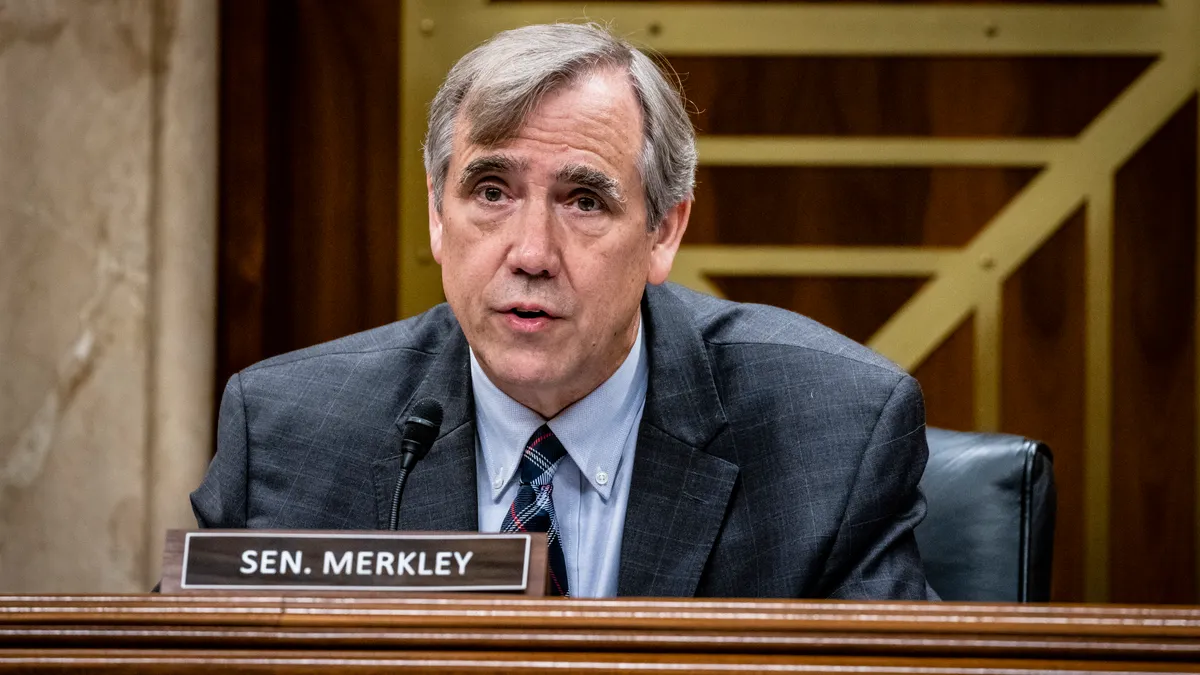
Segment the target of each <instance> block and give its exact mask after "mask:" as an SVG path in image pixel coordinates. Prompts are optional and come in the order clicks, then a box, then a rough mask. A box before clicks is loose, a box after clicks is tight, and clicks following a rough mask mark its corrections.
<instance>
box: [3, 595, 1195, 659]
mask: <svg viewBox="0 0 1200 675" xmlns="http://www.w3.org/2000/svg"><path fill="white" fill-rule="evenodd" d="M214 666H219V669H220V670H221V672H245V673H251V672H253V673H264V672H279V673H315V672H330V671H332V670H339V669H344V670H346V671H347V672H355V673H384V672H395V671H399V670H420V671H426V672H428V671H435V672H460V673H461V672H470V673H485V672H511V671H513V670H516V669H518V668H519V669H521V670H525V671H534V672H537V671H555V672H564V671H586V672H616V671H618V670H620V671H625V672H629V671H635V672H665V671H672V672H687V671H696V670H701V671H703V672H710V673H711V672H740V673H747V672H763V671H770V672H806V673H813V672H839V673H849V672H854V673H864V672H867V673H952V672H963V671H965V670H967V669H970V670H969V672H973V673H977V674H983V673H1026V672H1035V671H1044V670H1048V669H1069V670H1074V671H1077V672H1105V671H1107V672H1113V671H1124V672H1200V609H1191V608H1149V607H1114V606H1085V605H1078V606H1035V605H1025V606H1022V605H965V604H907V603H906V604H888V603H833V602H806V601H736V600H735V601H715V600H561V599H558V600H555V599H536V600H535V599H526V598H522V597H519V596H512V597H496V596H490V597H484V596H471V597H468V596H456V597H442V598H432V597H429V598H413V597H410V598H390V599H379V598H345V597H342V598H332V597H325V598H322V597H312V596H289V597H281V596H278V595H233V594H231V595H228V596H225V597H213V596H154V595H118V596H38V597H35V596H0V671H2V672H15V671H20V672H30V671H34V672H44V671H56V672H70V671H76V672H78V671H86V672H126V671H137V672H152V673H168V672H169V673H191V672H201V671H211V670H213V669H215V668H214Z"/></svg>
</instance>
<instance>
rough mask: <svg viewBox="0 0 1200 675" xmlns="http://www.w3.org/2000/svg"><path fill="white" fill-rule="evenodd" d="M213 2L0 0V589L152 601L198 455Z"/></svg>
mask: <svg viewBox="0 0 1200 675" xmlns="http://www.w3.org/2000/svg"><path fill="white" fill-rule="evenodd" d="M216 13H217V3H216V2H215V1H214V0H0V591H11V592H43V591H53V592H73V591H114V592H115V591H135V590H140V589H146V588H148V587H149V586H150V585H152V584H153V582H154V580H155V579H157V576H158V560H159V556H160V546H161V543H160V542H161V538H162V531H163V530H164V529H166V528H167V527H179V526H183V527H187V526H191V525H192V524H194V521H193V520H192V518H191V514H190V509H189V508H188V505H187V492H188V491H189V490H190V489H191V488H192V487H193V486H194V485H195V484H196V483H198V481H199V479H200V477H201V475H202V473H203V470H204V466H205V465H206V463H207V459H208V456H209V452H210V446H211V426H212V403H211V401H212V391H211V389H212V380H213V377H212V368H213V325H214V312H215V287H214V285H215V281H214V280H215V277H214V266H215V265H214V257H215V239H216V144H217V135H216V95H217V65H218V63H217V61H218V56H217V44H216V40H217V35H216V31H217V15H216Z"/></svg>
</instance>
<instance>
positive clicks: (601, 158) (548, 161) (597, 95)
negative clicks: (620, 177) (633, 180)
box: [451, 69, 642, 174]
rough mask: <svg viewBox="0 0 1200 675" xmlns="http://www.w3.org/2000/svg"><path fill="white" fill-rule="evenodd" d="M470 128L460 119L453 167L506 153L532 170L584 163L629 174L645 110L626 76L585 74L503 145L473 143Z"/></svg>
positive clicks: (549, 98)
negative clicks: (487, 156)
mask: <svg viewBox="0 0 1200 675" xmlns="http://www.w3.org/2000/svg"><path fill="white" fill-rule="evenodd" d="M480 123H486V120H484V121H481V122H480ZM471 124H472V122H471V121H470V120H466V119H460V124H458V125H456V130H455V136H454V147H453V153H452V155H451V165H452V166H458V167H460V168H461V167H463V166H465V165H466V164H467V163H468V162H470V161H472V160H473V159H475V158H477V157H480V156H482V155H488V154H493V153H496V152H497V151H503V152H504V153H505V154H512V155H515V156H516V157H517V158H518V159H521V160H523V161H522V162H521V165H522V166H523V167H525V168H529V169H531V170H537V169H539V168H540V169H543V170H547V171H554V170H555V169H556V168H557V167H559V166H562V165H566V164H579V163H583V164H588V165H595V166H596V167H597V168H600V169H602V170H605V171H608V172H612V173H617V174H627V173H628V172H629V171H636V168H637V167H636V165H637V158H638V154H639V152H640V150H641V145H642V111H641V106H640V104H639V103H638V99H637V96H636V94H635V93H634V90H633V85H632V83H631V82H630V79H629V76H628V74H627V73H624V72H621V71H618V70H615V69H606V70H600V71H596V72H592V73H587V74H584V75H582V76H580V77H578V78H576V80H574V81H572V82H571V83H569V84H567V85H564V86H562V87H559V88H558V89H555V90H554V91H552V92H550V93H548V94H546V95H545V96H544V97H543V98H542V100H541V101H539V102H538V105H537V106H536V107H534V109H533V110H532V111H531V112H530V113H529V114H528V115H527V116H526V118H525V120H524V121H523V123H522V125H521V127H520V128H519V129H518V130H517V131H516V133H515V134H513V135H511V137H509V138H507V139H505V140H503V141H501V142H500V143H497V144H494V145H487V146H485V145H479V144H476V143H472V142H471V141H470V136H471V135H472V133H471V132H472V131H473V129H472V128H471V126H470V125H471ZM485 135H486V134H485Z"/></svg>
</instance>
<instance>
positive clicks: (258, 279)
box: [217, 0, 400, 391]
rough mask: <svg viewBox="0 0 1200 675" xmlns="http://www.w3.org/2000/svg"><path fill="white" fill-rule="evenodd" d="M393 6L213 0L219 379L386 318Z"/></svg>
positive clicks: (392, 184) (390, 296)
mask: <svg viewBox="0 0 1200 675" xmlns="http://www.w3.org/2000/svg"><path fill="white" fill-rule="evenodd" d="M399 27H400V12H399V5H398V3H397V2H396V1H395V0H352V1H348V2H325V1H323V0H222V3H221V103H220V115H221V132H220V138H221V148H220V186H221V205H220V219H221V222H220V280H219V302H218V329H217V330H218V336H217V337H218V340H217V344H218V355H217V362H218V372H217V379H218V384H219V386H218V391H220V390H221V389H222V388H223V387H224V383H225V380H226V379H228V377H229V376H230V375H232V374H233V373H235V372H237V371H238V370H240V369H242V368H245V367H246V366H248V365H250V364H252V363H254V362H256V361H258V360H261V359H263V358H266V357H268V356H273V355H275V354H281V353H283V352H286V351H290V350H293V349H298V348H300V347H306V346H308V345H312V344H316V343H318V342H323V341H326V340H331V339H333V338H336V337H339V336H342V335H347V334H349V333H353V332H356V331H360V330H363V329H366V328H370V327H373V326H378V325H382V324H384V323H387V322H389V321H393V320H394V319H395V318H396V316H395V312H396V278H397V277H396V241H397V233H398V223H397V216H396V211H397V201H396V199H397V198H396V191H397V181H398V174H397V158H398V151H397V145H396V144H397V134H398V125H397V119H398V108H399V67H400V63H399V59H398V58H397V50H398V49H399V46H398V45H399V42H398V40H399Z"/></svg>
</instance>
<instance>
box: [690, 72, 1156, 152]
mask: <svg viewBox="0 0 1200 675" xmlns="http://www.w3.org/2000/svg"><path fill="white" fill-rule="evenodd" d="M1150 61H1151V60H1150V59H1146V58H1132V57H1093V58H1074V57H1029V58H983V57H975V58H944V57H675V58H671V59H670V63H671V65H672V66H673V67H674V68H675V70H676V71H678V72H679V74H680V76H681V77H682V78H683V84H684V89H685V91H686V93H687V97H688V98H689V99H690V100H691V102H692V104H693V106H694V107H695V109H696V111H697V112H696V114H695V115H694V121H695V123H696V127H697V129H698V130H699V131H700V133H704V134H750V135H753V134H780V135H808V134H814V135H828V136H947V137H957V136H1075V135H1077V134H1078V133H1079V132H1080V131H1082V130H1083V128H1084V127H1085V126H1087V124H1088V123H1089V122H1091V121H1092V120H1093V119H1094V118H1095V117H1096V115H1097V114H1098V113H1099V112H1100V111H1101V110H1103V109H1104V108H1105V107H1106V106H1107V105H1108V104H1109V103H1110V102H1112V100H1113V99H1114V98H1116V96H1117V95H1118V94H1120V93H1121V91H1122V90H1124V89H1125V87H1127V86H1128V85H1129V84H1130V83H1132V82H1133V80H1134V79H1136V78H1137V76H1138V75H1140V74H1141V73H1142V71H1144V70H1145V68H1146V67H1147V66H1148V65H1149V64H1150Z"/></svg>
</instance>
